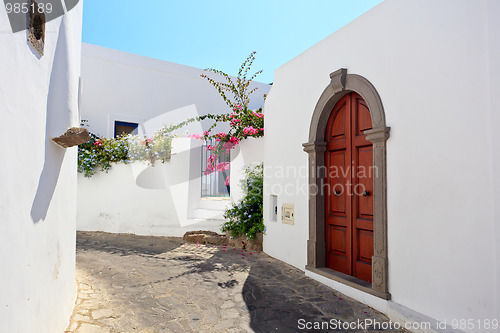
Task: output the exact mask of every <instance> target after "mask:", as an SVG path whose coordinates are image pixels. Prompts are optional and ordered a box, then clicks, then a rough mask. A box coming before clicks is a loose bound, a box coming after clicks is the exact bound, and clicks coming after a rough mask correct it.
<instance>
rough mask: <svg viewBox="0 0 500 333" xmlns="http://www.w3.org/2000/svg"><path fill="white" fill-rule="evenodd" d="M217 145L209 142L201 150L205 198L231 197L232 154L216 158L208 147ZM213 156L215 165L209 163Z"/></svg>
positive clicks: (202, 187) (203, 195)
mask: <svg viewBox="0 0 500 333" xmlns="http://www.w3.org/2000/svg"><path fill="white" fill-rule="evenodd" d="M215 144H216V143H215V142H214V141H207V142H205V143H204V144H203V146H202V148H201V196H202V197H205V198H206V197H229V193H230V187H229V177H230V174H231V170H230V168H229V166H230V154H229V153H228V154H224V153H222V154H221V155H220V156H216V155H215V154H213V152H212V151H210V150H207V147H208V145H215ZM211 155H214V158H213V159H214V160H213V163H210V162H209V158H210V156H211ZM210 164H212V165H210Z"/></svg>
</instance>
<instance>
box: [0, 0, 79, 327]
mask: <svg viewBox="0 0 500 333" xmlns="http://www.w3.org/2000/svg"><path fill="white" fill-rule="evenodd" d="M66 3H70V2H66ZM36 16H37V20H38V19H40V21H38V22H44V21H45V19H44V18H43V17H40V16H38V15H36ZM24 18H26V15H25V14H22V18H21V19H22V22H20V24H21V25H24V26H28V25H29V24H30V23H29V22H25V21H23V19H24ZM33 22H36V20H33ZM81 26H82V5H81V3H79V4H77V5H76V7H74V8H73V9H71V10H70V11H69V12H67V13H66V14H64V15H63V16H60V17H57V18H54V19H52V20H49V18H47V22H46V23H44V24H42V25H40V24H33V25H31V29H30V31H31V33H30V32H27V31H26V30H23V31H20V32H16V33H13V32H12V30H11V27H10V26H9V18H8V15H7V11H6V8H5V6H4V5H3V4H2V6H0V43H1V47H0V73H1V76H0V77H1V79H0V121H1V122H2V124H3V129H2V131H1V133H0V151H1V152H2V162H1V163H0V173H1V175H2V177H1V179H0V215H1V223H0V252H1V253H2V255H1V256H0V267H1V269H0V271H1V273H0V332H9V333H15V332H22V333H24V332H41V333H42V332H43V333H54V332H63V331H64V329H65V328H66V326H67V324H68V322H69V317H70V315H71V312H72V309H73V305H74V302H75V297H76V283H75V225H76V194H77V193H76V185H77V178H76V155H77V148H76V147H74V148H69V149H64V148H61V147H60V146H58V145H56V144H55V143H53V142H52V141H51V138H53V137H57V136H60V135H61V134H63V133H64V132H65V131H66V130H67V129H68V128H69V127H72V126H78V124H79V115H78V77H79V74H80V41H81ZM27 39H28V40H29V41H27Z"/></svg>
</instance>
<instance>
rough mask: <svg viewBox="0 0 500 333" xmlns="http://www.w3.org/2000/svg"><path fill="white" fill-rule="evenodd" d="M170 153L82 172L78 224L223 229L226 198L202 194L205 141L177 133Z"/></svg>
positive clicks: (150, 230)
mask: <svg viewBox="0 0 500 333" xmlns="http://www.w3.org/2000/svg"><path fill="white" fill-rule="evenodd" d="M172 154H173V155H172V158H171V160H170V162H167V163H165V164H162V163H156V164H155V165H154V166H151V165H148V164H146V163H142V162H135V163H133V164H127V165H125V164H115V165H113V167H112V168H111V170H110V171H109V172H108V173H102V172H99V173H96V175H94V176H93V177H92V178H84V177H83V175H82V174H79V175H78V222H77V226H78V230H88V231H95V230H98V231H106V232H116V233H133V234H137V235H158V236H182V235H184V233H185V232H186V231H189V230H211V231H215V232H220V223H221V216H220V211H221V210H222V209H224V207H225V206H226V205H227V204H228V202H229V201H228V200H226V201H224V200H218V201H212V200H210V201H206V200H202V199H201V178H200V174H201V159H200V156H201V155H200V154H201V141H199V140H194V139H189V138H176V139H173V141H172Z"/></svg>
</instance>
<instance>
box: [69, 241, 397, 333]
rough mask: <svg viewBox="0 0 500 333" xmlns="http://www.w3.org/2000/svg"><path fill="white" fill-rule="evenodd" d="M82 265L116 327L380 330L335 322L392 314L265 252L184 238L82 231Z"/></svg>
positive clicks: (79, 257) (380, 319)
mask: <svg viewBox="0 0 500 333" xmlns="http://www.w3.org/2000/svg"><path fill="white" fill-rule="evenodd" d="M77 266H78V267H79V269H83V270H85V271H86V272H87V274H88V275H89V277H93V278H94V280H93V281H95V282H96V283H98V284H100V285H101V286H102V288H103V289H104V290H107V293H108V294H109V295H110V297H111V298H112V300H111V301H110V307H111V308H112V309H113V311H115V312H117V313H116V314H114V315H113V317H112V318H109V319H107V321H95V323H96V324H99V325H101V324H102V325H108V326H105V327H111V328H112V330H111V332H129V331H131V329H133V330H134V331H138V332H140V331H141V330H144V329H146V330H148V331H147V332H149V331H151V332H202V331H204V332H228V331H234V332H266V333H267V332H299V331H300V332H326V331H329V332H332V331H333V332H334V331H339V332H340V331H341V332H372V331H373V332H374V331H378V330H376V329H372V328H371V327H359V329H357V328H350V329H345V328H343V327H339V326H337V327H335V325H330V323H341V322H348V323H352V322H355V321H358V320H359V321H361V322H364V321H365V320H376V321H378V322H379V323H382V322H387V320H388V319H387V318H386V317H385V316H383V315H382V314H380V313H379V312H377V311H375V310H373V309H371V308H370V307H368V306H366V305H364V304H361V303H359V302H356V301H354V300H352V299H350V298H348V297H346V296H344V295H342V294H340V293H338V292H336V291H334V290H333V289H331V288H328V287H326V286H325V285H323V284H320V283H318V282H316V281H314V280H312V279H310V278H308V277H306V276H305V275H304V272H302V271H301V270H299V269H297V268H295V267H292V266H290V265H288V264H285V263H283V262H281V261H279V260H276V259H274V258H271V257H269V256H268V255H266V254H264V253H252V252H250V251H245V250H239V249H238V250H236V249H231V248H226V247H215V246H203V245H196V244H186V243H184V241H183V240H182V239H181V238H173V237H148V236H135V235H129V234H108V233H99V232H79V233H78V239H77ZM307 323H309V324H308V325H314V323H319V324H320V325H323V326H320V327H319V328H318V327H315V326H309V327H311V328H312V329H304V328H306V327H307V326H305V325H306V324H307ZM301 328H302V329H301ZM380 331H383V330H380ZM385 332H404V331H403V330H399V331H398V330H393V331H388V330H385Z"/></svg>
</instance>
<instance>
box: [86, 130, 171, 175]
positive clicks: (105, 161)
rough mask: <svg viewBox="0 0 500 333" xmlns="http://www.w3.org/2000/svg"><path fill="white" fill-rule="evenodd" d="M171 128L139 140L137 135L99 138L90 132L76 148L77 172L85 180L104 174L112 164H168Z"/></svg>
mask: <svg viewBox="0 0 500 333" xmlns="http://www.w3.org/2000/svg"><path fill="white" fill-rule="evenodd" d="M173 129H175V126H168V125H167V126H164V127H163V128H162V129H160V130H158V131H156V132H155V133H154V134H153V136H152V137H151V138H148V139H146V138H144V139H141V138H140V137H138V136H137V135H127V136H121V137H117V138H100V137H99V136H97V135H96V134H93V133H90V140H89V141H87V142H86V143H84V144H81V145H79V146H78V172H81V173H83V174H84V176H85V177H92V176H93V175H94V174H95V173H96V171H105V172H108V170H109V169H111V165H112V163H125V164H127V163H129V162H133V161H146V162H148V163H150V164H151V165H154V164H155V162H157V161H161V162H162V163H165V162H168V161H170V156H171V150H172V135H171V134H170V133H171V132H172V130H173Z"/></svg>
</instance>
